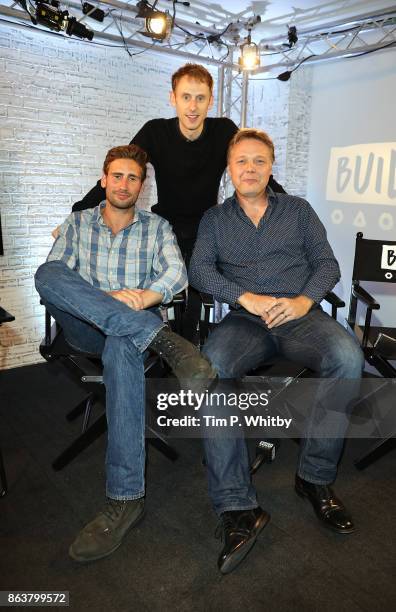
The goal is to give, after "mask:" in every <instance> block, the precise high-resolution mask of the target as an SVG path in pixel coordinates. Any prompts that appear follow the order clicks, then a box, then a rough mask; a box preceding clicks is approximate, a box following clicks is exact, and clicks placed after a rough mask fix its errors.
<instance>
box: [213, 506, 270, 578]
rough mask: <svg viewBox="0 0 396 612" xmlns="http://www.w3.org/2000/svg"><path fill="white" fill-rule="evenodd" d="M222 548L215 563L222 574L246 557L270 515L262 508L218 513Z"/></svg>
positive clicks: (229, 570) (231, 569)
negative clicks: (222, 542)
mask: <svg viewBox="0 0 396 612" xmlns="http://www.w3.org/2000/svg"><path fill="white" fill-rule="evenodd" d="M220 519H221V523H220V524H219V528H222V532H223V533H222V535H223V541H224V548H223V550H222V551H221V553H220V556H219V559H218V561H217V565H218V567H219V570H220V572H221V573H222V574H229V573H230V572H232V571H233V570H234V569H235V568H236V567H237V565H239V564H240V563H241V561H242V560H243V559H244V558H245V557H246V555H247V554H248V552H249V551H250V550H251V549H252V547H253V545H254V543H255V542H256V540H257V536H258V535H259V533H260V531H261V530H262V529H264V527H265V526H266V524H267V523H268V521H269V520H270V515H269V514H268V512H266V511H265V510H263V509H262V508H260V507H258V508H254V509H253V510H230V511H228V512H223V513H222V514H221V515H220Z"/></svg>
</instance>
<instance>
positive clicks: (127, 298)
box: [107, 289, 145, 310]
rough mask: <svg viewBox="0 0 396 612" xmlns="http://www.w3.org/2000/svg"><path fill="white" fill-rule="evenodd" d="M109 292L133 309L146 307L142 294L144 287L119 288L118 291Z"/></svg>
mask: <svg viewBox="0 0 396 612" xmlns="http://www.w3.org/2000/svg"><path fill="white" fill-rule="evenodd" d="M107 293H108V295H111V297H113V298H114V299H115V300H118V301H119V302H124V304H126V305H127V306H129V308H132V310H143V309H144V308H145V306H144V300H143V295H142V294H143V293H144V289H119V290H118V291H108V292H107Z"/></svg>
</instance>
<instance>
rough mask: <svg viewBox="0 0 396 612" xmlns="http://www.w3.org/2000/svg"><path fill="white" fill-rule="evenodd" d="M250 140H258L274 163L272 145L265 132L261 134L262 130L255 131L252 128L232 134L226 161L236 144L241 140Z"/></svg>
mask: <svg viewBox="0 0 396 612" xmlns="http://www.w3.org/2000/svg"><path fill="white" fill-rule="evenodd" d="M251 138H253V139H254V140H259V141H260V142H262V143H263V144H265V145H267V147H268V148H269V149H270V150H271V157H272V162H274V161H275V148H274V143H273V142H272V140H271V138H270V137H269V136H268V134H267V133H266V132H263V130H256V129H254V128H242V129H241V130H238V131H237V132H236V134H234V136H233V137H232V139H231V141H230V143H229V145H228V151H227V161H228V160H229V159H230V153H231V150H232V148H233V147H234V146H235V145H236V144H238V143H239V142H241V141H242V140H248V139H251Z"/></svg>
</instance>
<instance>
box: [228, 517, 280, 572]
mask: <svg viewBox="0 0 396 612" xmlns="http://www.w3.org/2000/svg"><path fill="white" fill-rule="evenodd" d="M270 519H271V516H270V515H269V514H268V513H265V514H264V515H262V516H261V518H260V520H259V523H258V525H257V527H256V532H255V534H254V536H253V537H252V538H251V539H250V540H249V541H248V542H246V544H244V545H243V546H241V548H240V549H239V550H237V551H236V552H235V553H234V554H233V555H230V556H229V557H227V559H226V560H225V561H224V563H223V564H222V565H221V567H219V570H220V572H221V573H222V574H229V573H230V572H232V571H233V570H234V569H235V568H236V567H237V566H238V565H239V564H240V563H241V561H243V560H244V558H245V557H246V555H248V554H249V552H250V551H251V550H252V548H253V546H254V544H255V543H256V540H257V538H258V536H259V535H260V533H261V531H262V530H263V529H264V527H265V526H266V525H268V523H269V521H270Z"/></svg>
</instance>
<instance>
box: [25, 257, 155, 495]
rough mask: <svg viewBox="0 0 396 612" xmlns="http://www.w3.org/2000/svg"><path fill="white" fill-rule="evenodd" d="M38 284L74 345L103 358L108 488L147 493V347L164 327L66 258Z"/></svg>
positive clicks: (42, 271)
mask: <svg viewBox="0 0 396 612" xmlns="http://www.w3.org/2000/svg"><path fill="white" fill-rule="evenodd" d="M35 281H36V288H37V291H38V292H39V294H40V296H41V298H42V300H43V302H44V303H45V305H46V307H47V308H48V310H49V312H50V313H51V314H52V316H53V317H54V318H55V319H56V320H57V321H58V322H59V324H60V325H61V326H62V328H63V331H64V334H65V337H66V339H67V341H68V342H69V343H70V344H71V345H73V346H74V347H76V348H78V349H81V350H83V351H87V352H90V353H96V354H99V355H101V356H102V361H103V366H104V369H103V381H104V384H105V387H106V416H107V425H108V436H107V453H106V492H107V495H108V496H109V497H112V498H113V499H137V498H139V497H142V496H143V495H144V465H145V444H144V434H145V378H144V355H143V353H144V351H145V349H146V348H147V346H148V345H149V344H150V342H151V341H152V340H153V339H154V337H155V336H156V335H157V333H158V331H159V330H160V329H161V327H163V322H162V321H161V319H160V318H159V317H158V315H157V314H155V313H154V312H152V311H149V310H139V311H135V310H132V309H131V308H129V307H128V306H127V305H126V304H123V303H122V302H120V301H118V300H116V299H114V298H113V297H111V296H110V295H107V294H106V293H105V292H104V291H101V290H100V289H96V288H95V287H93V286H92V285H90V284H89V283H88V282H87V281H85V280H84V279H83V278H82V277H81V276H80V275H79V274H78V272H74V271H73V270H70V268H68V267H67V266H66V264H64V263H63V262H61V261H50V262H47V263H45V264H43V265H42V266H40V267H39V269H38V270H37V272H36V276H35Z"/></svg>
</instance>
